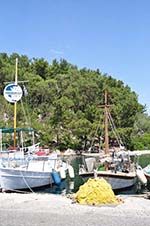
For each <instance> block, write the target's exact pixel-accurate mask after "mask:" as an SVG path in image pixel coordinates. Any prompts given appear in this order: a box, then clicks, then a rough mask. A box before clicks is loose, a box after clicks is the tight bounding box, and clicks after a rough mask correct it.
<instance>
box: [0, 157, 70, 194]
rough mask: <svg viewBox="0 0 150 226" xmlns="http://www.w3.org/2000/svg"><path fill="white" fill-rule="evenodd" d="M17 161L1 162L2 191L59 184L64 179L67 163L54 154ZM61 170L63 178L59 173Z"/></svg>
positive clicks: (0, 181) (0, 180)
mask: <svg viewBox="0 0 150 226" xmlns="http://www.w3.org/2000/svg"><path fill="white" fill-rule="evenodd" d="M30 157H31V159H29V160H28V159H26V160H24V163H23V160H21V161H22V164H20V162H19V163H18V160H15V159H12V160H11V161H6V162H3V163H2V164H1V166H0V183H1V189H2V190H3V191H14V190H24V189H29V190H31V191H32V189H33V188H39V187H43V186H46V185H52V184H53V183H54V184H60V183H61V180H63V179H65V176H64V175H65V172H66V170H68V164H67V163H65V162H63V161H62V160H61V159H60V158H58V157H57V155H56V154H52V155H51V156H49V157H35V158H34V157H33V156H30ZM60 169H61V172H62V170H63V171H64V172H63V178H61V174H60Z"/></svg>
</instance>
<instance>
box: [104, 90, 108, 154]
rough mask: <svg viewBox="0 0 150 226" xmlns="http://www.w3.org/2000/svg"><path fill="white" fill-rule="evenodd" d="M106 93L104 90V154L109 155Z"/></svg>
mask: <svg viewBox="0 0 150 226" xmlns="http://www.w3.org/2000/svg"><path fill="white" fill-rule="evenodd" d="M107 102H108V93H107V90H105V105H104V127H105V154H108V153H109V136H108V107H109V106H108V103H107Z"/></svg>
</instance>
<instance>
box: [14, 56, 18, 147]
mask: <svg viewBox="0 0 150 226" xmlns="http://www.w3.org/2000/svg"><path fill="white" fill-rule="evenodd" d="M15 85H16V86H17V85H18V58H16V70H15ZM16 119H17V101H15V103H14V148H16V124H17V123H16V121H17V120H16Z"/></svg>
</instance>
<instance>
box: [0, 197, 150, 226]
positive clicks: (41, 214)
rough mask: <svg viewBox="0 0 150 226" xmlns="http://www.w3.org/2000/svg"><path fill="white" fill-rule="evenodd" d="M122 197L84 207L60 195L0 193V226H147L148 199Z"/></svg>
mask: <svg viewBox="0 0 150 226" xmlns="http://www.w3.org/2000/svg"><path fill="white" fill-rule="evenodd" d="M121 197H122V199H123V200H124V202H123V203H121V204H119V205H116V206H114V205H110V206H108V205H102V206H87V205H79V204H77V203H72V200H71V199H69V198H67V197H65V196H61V195H53V194H37V193H32V194H31V193H30V194H16V193H0V226H61V225H63V226H67V225H68V226H88V225H91V226H98V225H99V226H101V225H102V226H104V225H107V226H128V225H130V226H134V225H136V226H150V200H149V199H146V198H143V197H141V196H121Z"/></svg>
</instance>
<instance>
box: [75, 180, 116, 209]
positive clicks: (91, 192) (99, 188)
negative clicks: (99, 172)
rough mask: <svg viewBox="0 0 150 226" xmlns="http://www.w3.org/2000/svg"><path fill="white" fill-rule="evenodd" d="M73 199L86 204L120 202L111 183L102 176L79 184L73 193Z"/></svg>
mask: <svg viewBox="0 0 150 226" xmlns="http://www.w3.org/2000/svg"><path fill="white" fill-rule="evenodd" d="M75 200H76V201H77V202H78V203H80V204H88V205H100V204H118V203H119V202H120V200H119V199H118V198H117V197H116V196H115V194H114V192H113V190H112V188H111V185H110V184H109V183H108V182H107V181H106V180H105V179H103V178H101V179H99V178H95V179H89V180H88V181H87V182H86V183H85V184H83V185H82V186H80V188H79V190H78V192H77V193H76V194H75Z"/></svg>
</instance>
